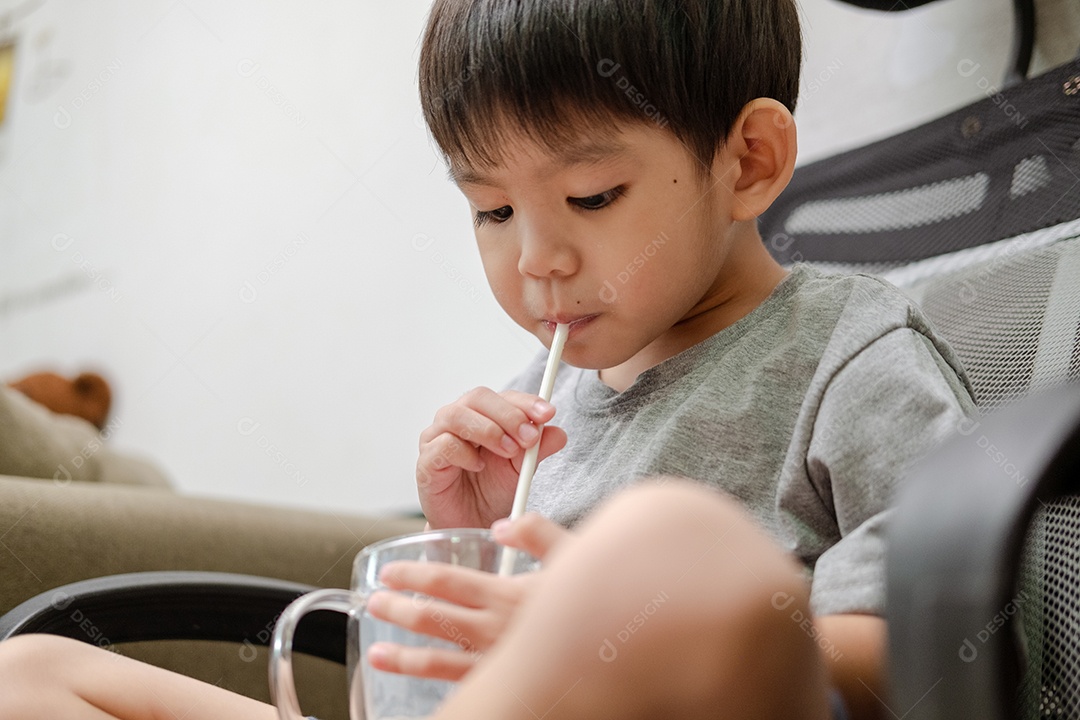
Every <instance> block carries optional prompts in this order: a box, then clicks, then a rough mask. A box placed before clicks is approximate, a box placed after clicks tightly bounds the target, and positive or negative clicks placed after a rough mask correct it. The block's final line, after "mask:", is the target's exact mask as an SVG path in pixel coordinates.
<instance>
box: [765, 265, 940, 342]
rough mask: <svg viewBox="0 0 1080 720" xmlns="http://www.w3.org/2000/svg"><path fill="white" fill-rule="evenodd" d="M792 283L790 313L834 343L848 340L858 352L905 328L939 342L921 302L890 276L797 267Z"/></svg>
mask: <svg viewBox="0 0 1080 720" xmlns="http://www.w3.org/2000/svg"><path fill="white" fill-rule="evenodd" d="M789 280H790V281H791V284H792V288H791V290H790V292H789V297H788V302H786V303H785V309H784V312H785V313H789V314H790V315H791V316H792V317H791V319H792V320H793V321H794V322H796V323H798V324H800V325H802V326H804V327H808V328H810V329H811V330H812V331H814V332H816V333H818V334H819V335H823V336H829V337H830V338H831V340H832V341H833V342H836V341H837V340H840V341H844V340H846V341H847V342H846V343H844V344H845V345H848V346H850V347H851V348H852V349H853V350H854V349H855V348H857V347H861V346H863V345H865V344H867V343H868V342H871V341H873V340H874V339H875V338H877V337H879V336H881V335H884V334H886V333H888V332H891V331H893V330H897V329H900V328H909V329H911V330H914V331H915V332H918V333H920V334H923V335H926V336H927V337H928V338H931V339H935V340H936V339H939V338H938V336H937V333H936V331H935V330H934V329H933V327H932V325H931V323H930V321H929V319H928V318H927V317H926V315H925V314H924V313H923V311H922V310H921V309H920V308H919V306H918V305H917V304H916V303H915V301H914V300H912V299H911V298H910V297H908V296H907V295H905V294H904V292H903V291H902V290H900V289H899V288H898V287H896V286H895V285H893V284H892V283H890V282H889V281H887V280H885V279H884V278H881V277H877V276H874V275H865V274H861V273H828V272H825V271H823V270H820V269H818V268H815V267H812V266H809V265H796V266H795V267H793V268H792V271H791V277H790V278H789Z"/></svg>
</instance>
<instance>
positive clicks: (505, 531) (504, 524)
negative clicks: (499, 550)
mask: <svg viewBox="0 0 1080 720" xmlns="http://www.w3.org/2000/svg"><path fill="white" fill-rule="evenodd" d="M511 524H512V523H511V522H510V521H509V520H507V519H506V518H503V519H502V520H496V521H495V522H493V523H492V524H491V534H492V535H494V536H495V539H496V540H498V539H500V538H504V537H506V536H507V535H509V534H510V526H511Z"/></svg>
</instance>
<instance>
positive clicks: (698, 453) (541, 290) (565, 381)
mask: <svg viewBox="0 0 1080 720" xmlns="http://www.w3.org/2000/svg"><path fill="white" fill-rule="evenodd" d="M800 54H801V50H800V36H799V27H798V17H797V9H796V7H795V4H794V2H793V0H725V1H723V2H718V1H716V0H713V1H711V2H707V1H705V0H700V1H694V2H674V1H672V2H660V1H655V2H648V3H646V4H644V5H643V4H642V3H640V2H631V1H630V0H607V1H601V0H593V1H591V2H590V1H585V2H574V3H572V2H569V1H557V2H531V3H521V2H509V1H507V0H471V1H467V0H437V2H436V3H435V5H434V7H433V9H432V13H431V17H430V19H429V25H428V31H427V33H426V36H425V38H424V42H423V47H422V51H421V58H420V90H421V100H422V104H423V108H424V114H425V118H426V120H427V123H428V126H429V127H430V128H431V131H432V134H433V136H434V138H435V140H436V142H437V143H438V145H439V148H440V150H441V151H442V153H443V155H444V158H445V160H446V162H447V164H448V166H449V169H450V175H451V177H452V178H453V179H454V180H455V181H456V182H457V184H458V185H459V187H460V189H461V190H462V192H463V193H464V194H465V196H466V198H467V199H468V200H469V203H470V206H471V208H472V210H473V214H474V222H475V225H476V231H475V232H476V238H477V242H478V245H479V249H480V253H481V257H482V260H483V264H484V268H485V272H486V274H487V277H488V281H489V283H490V285H491V287H492V290H493V291H494V293H495V296H496V298H497V300H498V301H499V303H500V304H501V306H502V307H503V308H504V310H506V312H507V313H508V314H509V315H510V316H511V317H512V318H513V319H514V320H515V321H516V322H517V323H518V324H519V325H521V326H522V327H524V328H525V329H526V330H528V331H530V332H532V333H533V334H534V335H536V336H537V338H538V339H540V341H541V342H542V343H544V344H545V345H549V344H550V341H551V338H552V334H553V329H554V325H555V323H557V322H569V323H570V325H571V330H570V336H569V339H568V341H567V344H566V347H565V349H564V351H563V360H564V362H565V363H566V364H567V365H569V367H563V369H562V371H561V372H560V375H559V378H558V381H557V383H556V387H555V391H554V394H553V397H552V402H551V403H550V404H547V403H543V402H538V400H537V398H536V396H535V395H532V394H531V393H533V392H535V390H536V388H537V387H538V386H539V384H540V377H541V374H542V369H543V365H544V356H543V355H541V356H540V357H539V358H538V359H537V360H536V362H534V363H533V365H532V366H531V367H530V368H529V369H528V370H527V371H526V372H525V373H524V374H523V375H521V376H520V377H519V378H518V379H517V380H515V381H514V383H512V387H513V388H514V389H513V390H511V391H507V392H504V393H501V394H500V393H495V392H493V391H491V390H487V389H484V388H479V389H476V390H474V391H472V392H470V393H468V394H466V395H465V396H464V397H462V398H461V399H460V400H458V401H457V402H455V403H453V404H451V405H449V406H447V407H445V408H443V409H442V410H440V411H439V413H438V414H437V415H436V418H435V422H434V423H433V424H432V425H431V427H429V428H428V429H426V430H425V431H424V432H423V433H422V435H421V443H420V458H419V461H418V465H417V483H418V488H419V493H420V500H421V504H422V506H423V508H424V511H425V514H426V515H427V517H428V520H429V523H430V525H431V526H432V527H453V526H481V527H486V526H488V525H490V524H491V523H492V522H493V521H495V520H496V519H498V518H501V517H505V516H506V515H507V514H508V513H509V510H510V506H511V502H512V498H513V494H514V489H515V485H516V481H517V476H518V468H519V467H520V462H521V458H522V455H523V452H524V449H525V448H527V447H529V446H531V445H533V444H534V443H536V442H537V436H538V434H539V433H538V430H537V428H538V426H540V425H541V424H543V423H546V422H548V421H549V420H551V419H552V417H553V416H554V413H555V408H558V412H559V423H560V425H561V427H552V426H549V427H547V429H546V430H545V431H544V433H543V435H542V440H541V441H540V442H541V448H540V457H541V460H542V462H541V464H540V466H539V469H538V471H537V474H536V476H535V478H534V480H533V485H532V493H531V498H530V508H531V509H532V510H535V511H537V512H539V514H541V515H543V516H546V517H548V518H550V519H552V520H554V521H556V522H558V523H560V524H562V525H565V526H573V525H575V524H576V523H577V522H578V521H579V520H580V519H581V518H582V517H584V516H585V515H586V514H587V513H589V512H590V511H591V510H593V509H594V508H596V507H597V506H598V505H599V504H600V503H601V501H603V500H604V499H605V498H607V497H608V496H610V495H612V494H613V493H615V492H616V491H617V490H618V489H620V488H623V487H626V486H628V485H630V484H633V483H634V482H635V481H637V480H639V479H642V478H647V477H652V476H678V477H685V478H690V479H692V480H696V481H699V482H702V483H705V484H707V485H711V486H713V487H715V488H717V489H720V490H723V491H725V492H726V493H729V494H730V495H732V496H734V497H735V498H737V499H738V500H740V501H741V502H742V503H743V504H744V505H745V507H746V509H747V511H748V512H749V513H750V515H751V516H752V518H753V519H754V520H755V521H756V522H757V523H758V524H759V525H760V526H761V527H762V528H764V529H765V530H766V531H767V532H768V533H769V535H771V536H772V537H773V538H774V540H775V541H777V542H778V543H779V545H780V546H781V547H782V548H783V550H785V551H787V552H788V553H791V554H792V555H794V556H795V557H796V558H797V559H798V560H799V561H801V563H802V564H803V565H804V566H805V567H806V568H807V570H808V571H809V572H811V573H812V575H813V584H812V589H811V606H812V608H813V611H814V614H815V615H817V616H818V617H817V622H816V625H815V626H814V628H813V631H814V632H815V633H819V635H816V636H820V637H821V638H823V639H824V640H826V641H827V642H826V643H825V645H827V646H828V647H829V648H833V649H834V650H837V652H836V653H834V655H836V656H837V657H835V658H834V660H835V662H830V663H829V667H830V670H831V672H832V682H833V683H834V684H835V685H836V686H837V687H839V688H840V689H841V690H842V691H843V693H844V695H845V696H846V699H847V700H848V702H849V704H850V705H851V706H852V708H853V709H855V710H859V711H870V712H872V711H873V709H874V708H876V709H877V710H879V711H880V710H881V709H882V708H881V706H880V703H879V702H878V701H877V700H876V698H875V697H874V695H881V694H883V693H882V690H881V688H880V687H877V686H874V687H869V686H868V682H869V680H870V679H871V678H878V677H880V675H881V671H880V666H881V663H882V661H883V658H882V657H880V654H881V648H882V647H883V644H884V624H883V622H882V621H881V620H880V618H878V617H876V616H877V615H879V614H880V613H881V611H882V608H883V603H884V579H883V562H884V557H883V556H884V547H883V544H882V523H883V521H884V519H885V510H886V506H887V503H888V500H889V498H890V497H891V495H892V490H893V486H894V484H895V482H896V480H897V479H898V478H899V477H900V476H901V474H902V472H903V471H904V469H905V467H906V465H907V464H908V463H909V462H910V461H911V460H913V459H914V458H915V457H916V456H918V455H920V454H922V453H923V452H925V451H926V450H928V449H929V448H930V447H931V446H932V445H933V444H934V443H935V442H937V441H938V440H940V439H941V438H942V437H943V436H944V435H945V434H947V433H948V432H950V431H951V429H952V428H953V427H954V426H955V424H956V423H957V422H958V421H959V420H960V419H962V418H963V417H964V416H965V415H966V414H968V413H971V412H972V411H973V409H974V408H973V403H972V401H971V397H970V392H969V387H968V386H967V383H966V380H965V379H964V376H963V373H962V370H961V368H960V365H959V362H958V360H957V359H956V357H955V356H954V354H953V353H952V351H951V350H950V349H949V348H948V347H947V346H946V345H945V343H944V342H943V341H942V340H940V339H939V338H938V337H936V335H935V334H934V333H933V331H932V330H931V329H930V328H929V326H928V323H927V321H926V319H925V318H924V317H923V315H922V314H921V313H920V312H919V310H918V309H917V308H915V307H914V306H912V304H911V303H910V302H909V301H908V300H906V298H904V297H903V296H902V295H901V294H900V293H899V292H898V291H896V290H895V288H892V287H891V286H889V285H887V284H886V283H883V282H881V281H879V280H875V279H871V278H868V277H862V276H860V277H828V276H825V275H823V274H821V273H819V272H817V271H814V270H812V269H810V268H808V267H805V266H797V267H795V268H794V269H792V271H791V272H790V273H789V272H788V271H786V270H785V269H783V268H781V267H780V266H779V265H778V264H777V263H776V262H775V261H774V260H773V259H772V258H771V256H769V254H768V253H767V251H766V250H765V247H764V244H763V242H762V239H761V237H760V236H759V234H758V232H757V228H756V224H755V219H756V217H757V216H758V215H759V214H760V213H762V212H763V211H764V210H765V209H766V208H768V206H769V205H770V204H771V203H772V201H773V200H774V199H775V198H776V197H777V196H778V195H779V193H780V192H781V191H782V190H783V188H784V187H785V186H786V184H787V182H788V181H789V179H790V177H791V174H792V171H793V168H794V162H795V153H796V134H795V126H794V122H793V119H792V116H791V111H792V110H793V109H794V103H795V98H796V94H797V89H798V78H799V65H800ZM545 458H546V459H545ZM419 572H420V573H421V576H419V577H418V576H410V580H409V581H407V582H406V581H401V582H399V586H400V587H416V586H417V585H422V586H423V587H425V588H427V589H429V590H431V589H432V584H433V583H435V582H436V579H433V578H430V577H424V576H422V574H423V572H435V573H441V572H442V571H440V570H439V569H437V568H431V569H429V570H427V571H423V570H420V571H419ZM450 575H451V576H454V573H452V572H451V573H450ZM443 580H446V579H445V578H443ZM458 580H459V581H460V578H459V579H458ZM492 592H494V591H492ZM457 599H459V600H464V598H457ZM474 602H475V601H474ZM501 605H502V606H503V607H506V604H505V603H502V604H501ZM511 605H512V603H511ZM443 609H444V610H445V611H447V612H449V613H451V614H453V612H454V610H453V608H450V607H447V608H443ZM373 612H376V613H377V614H380V615H382V616H383V617H385V618H387V619H393V620H395V621H398V622H401V623H403V624H414V625H415V626H416V627H421V626H423V624H424V619H423V618H414V617H411V616H410V615H409V613H408V612H407V609H406V608H404V607H403V605H402V601H401V600H400V599H399V600H395V599H394V598H393V597H389V596H387V597H384V598H380V600H379V602H377V603H376V606H375V608H374V609H373ZM498 615H499V613H498V612H493V613H492V614H491V616H498ZM457 620H460V622H461V623H462V624H457V623H455V627H456V628H457V629H459V630H460V629H461V628H467V630H468V631H470V632H471V635H472V636H473V637H478V638H491V637H494V636H496V635H498V633H499V629H500V628H501V627H502V626H503V624H504V622H505V620H502V621H494V620H492V623H491V624H490V625H485V624H484V623H483V622H478V623H477V624H475V625H473V626H470V625H469V623H470V620H469V619H468V617H464V616H459V617H457ZM467 634H469V632H467ZM481 644H484V643H481ZM379 650H380V652H379V653H376V658H375V660H374V662H376V664H377V666H380V667H382V668H384V669H388V670H399V671H407V672H414V673H420V674H435V675H443V676H451V677H455V676H458V675H460V674H461V673H462V672H464V670H465V669H467V668H468V667H469V666H470V659H469V658H470V657H472V656H464V655H462V656H460V657H451V656H446V655H437V654H432V653H427V652H425V653H421V654H417V653H416V652H412V651H408V650H404V649H400V648H393V647H385V648H380V649H379Z"/></svg>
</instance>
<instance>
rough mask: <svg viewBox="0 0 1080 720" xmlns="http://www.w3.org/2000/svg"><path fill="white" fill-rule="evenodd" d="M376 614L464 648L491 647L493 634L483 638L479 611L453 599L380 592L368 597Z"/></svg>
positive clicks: (399, 624) (377, 616)
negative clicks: (478, 621)
mask: <svg viewBox="0 0 1080 720" xmlns="http://www.w3.org/2000/svg"><path fill="white" fill-rule="evenodd" d="M367 609H368V612H369V613H371V616H372V617H375V618H377V619H379V620H384V621H386V622H388V623H393V624H394V625H397V626H399V627H402V628H405V629H406V630H411V631H412V632H415V633H419V634H421V635H428V636H429V637H433V638H438V639H440V640H449V641H450V642H452V643H454V644H455V645H457V646H458V647H460V648H461V649H462V650H466V651H475V650H476V649H477V648H480V647H487V646H488V645H489V644H490V642H489V641H488V640H489V638H487V637H486V633H485V637H484V638H480V637H479V635H480V632H479V630H478V629H477V625H476V623H477V620H478V619H479V618H478V613H477V612H476V611H475V610H470V609H468V608H463V607H459V606H457V605H453V604H451V603H445V602H441V601H439V600H433V599H431V598H422V597H419V596H417V597H406V596H405V595H401V594H398V593H393V592H377V593H374V594H373V595H372V596H371V598H370V599H369V600H368V607H367Z"/></svg>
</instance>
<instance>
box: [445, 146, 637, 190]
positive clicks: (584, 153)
mask: <svg viewBox="0 0 1080 720" xmlns="http://www.w3.org/2000/svg"><path fill="white" fill-rule="evenodd" d="M627 150H628V146H627V145H626V144H625V143H622V142H619V141H618V140H615V139H612V138H603V139H596V138H590V139H588V140H583V141H578V142H572V143H569V144H567V145H564V146H562V147H560V148H559V149H558V150H557V151H556V152H554V153H552V154H551V156H552V158H554V160H555V165H556V167H557V168H558V169H564V168H568V167H573V166H575V165H593V164H595V163H598V162H603V161H604V160H609V159H611V158H612V157H614V156H615V155H620V154H622V153H624V152H626V151H627ZM447 175H448V176H449V177H450V180H452V181H453V182H455V183H457V184H458V185H493V184H494V183H493V182H492V181H491V179H490V178H489V176H488V175H486V174H484V173H483V172H482V171H479V170H476V169H475V168H472V167H469V166H467V165H466V166H462V167H454V166H451V167H450V169H449V171H447Z"/></svg>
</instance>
